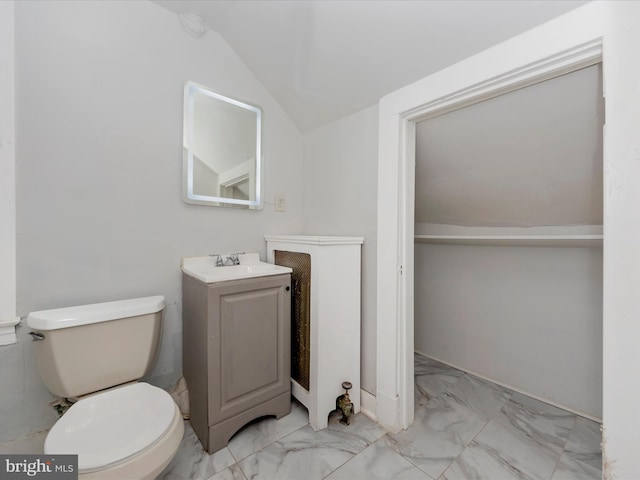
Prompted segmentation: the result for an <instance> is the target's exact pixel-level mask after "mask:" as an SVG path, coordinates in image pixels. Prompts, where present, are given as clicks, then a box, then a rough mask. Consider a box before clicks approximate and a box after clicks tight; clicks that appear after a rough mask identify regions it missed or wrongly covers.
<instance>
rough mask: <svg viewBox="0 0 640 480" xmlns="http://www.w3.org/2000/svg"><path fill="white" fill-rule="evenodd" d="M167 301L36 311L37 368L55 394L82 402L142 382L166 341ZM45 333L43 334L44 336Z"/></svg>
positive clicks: (33, 319) (31, 322)
mask: <svg viewBox="0 0 640 480" xmlns="http://www.w3.org/2000/svg"><path fill="white" fill-rule="evenodd" d="M164 306H165V303H164V297H163V296H153V297H144V298H134V299H130V300H120V301H116V302H107V303H96V304H91V305H82V306H77V307H68V308H58V309H53V310H42V311H38V312H32V313H30V314H29V315H28V317H27V325H28V326H29V327H30V328H31V329H32V330H33V331H34V332H35V333H36V335H34V338H36V339H37V338H40V337H44V338H42V339H41V340H38V341H36V342H34V348H35V355H36V363H37V366H38V370H39V372H40V376H41V378H42V381H43V382H44V384H45V385H46V386H47V388H48V389H49V391H50V392H51V393H53V394H55V395H58V396H60V397H78V396H80V395H85V394H88V393H93V392H97V391H99V390H103V389H105V388H109V387H113V386H116V385H120V384H122V383H127V382H130V381H134V380H138V379H140V378H142V377H143V376H144V375H145V374H146V373H147V372H148V371H149V370H150V368H151V366H152V364H153V362H154V360H155V357H156V353H157V350H158V344H159V342H160V333H161V331H162V312H163V309H164ZM38 334H39V335H38Z"/></svg>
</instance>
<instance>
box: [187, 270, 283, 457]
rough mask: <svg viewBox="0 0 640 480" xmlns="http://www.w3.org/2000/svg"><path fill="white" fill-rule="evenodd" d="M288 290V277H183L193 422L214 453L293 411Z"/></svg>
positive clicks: (200, 436)
mask: <svg viewBox="0 0 640 480" xmlns="http://www.w3.org/2000/svg"><path fill="white" fill-rule="evenodd" d="M222 268H224V267H222ZM290 286H291V277H290V275H289V274H288V273H287V274H279V275H272V276H264V277H259V278H249V279H242V280H230V281H223V282H217V283H205V282H203V281H201V280H199V279H197V278H194V277H192V276H190V275H188V274H186V273H183V276H182V288H183V290H182V309H183V310H182V322H183V372H184V377H185V379H186V381H187V386H188V388H189V408H190V421H191V425H192V426H193V429H194V431H195V432H196V434H197V436H198V438H199V439H200V441H201V442H202V445H203V446H204V448H205V450H206V451H207V452H209V453H213V452H215V451H217V450H219V449H221V448H223V447H225V446H226V445H227V444H228V442H229V439H230V438H231V436H232V435H233V434H234V433H236V432H237V431H238V430H239V429H240V428H241V427H242V426H243V425H245V424H246V423H248V422H250V421H251V420H254V419H256V418H258V417H261V416H264V415H275V416H276V417H277V418H280V417H282V416H283V415H286V414H288V413H289V411H290V408H291V386H290V381H289V377H290V351H291V346H290V331H291V326H290V312H291V296H290Z"/></svg>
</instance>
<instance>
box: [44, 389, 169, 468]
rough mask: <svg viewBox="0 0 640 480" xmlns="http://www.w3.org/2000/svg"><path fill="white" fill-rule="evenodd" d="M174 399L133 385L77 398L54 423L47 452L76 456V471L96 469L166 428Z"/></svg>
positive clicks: (137, 449) (137, 448)
mask: <svg viewBox="0 0 640 480" xmlns="http://www.w3.org/2000/svg"><path fill="white" fill-rule="evenodd" d="M175 408H176V407H175V403H174V402H173V399H172V398H171V396H170V395H169V394H168V393H167V392H165V391H164V390H162V389H160V388H157V387H154V386H151V385H149V384H148V383H135V384H133V385H127V386H125V387H120V388H116V389H113V390H109V391H106V392H104V393H99V394H97V395H94V396H92V397H88V398H83V399H81V400H79V401H78V402H76V403H75V404H74V405H73V406H72V407H71V408H69V410H67V413H65V414H64V416H63V417H62V418H61V419H60V420H58V422H56V424H55V425H54V426H53V428H52V429H51V431H50V432H49V434H48V435H47V438H46V440H45V444H44V451H45V453H46V454H48V455H49V454H58V455H60V454H78V470H80V471H87V470H97V469H101V468H105V467H107V466H109V465H111V464H114V463H118V462H120V461H122V460H124V459H126V458H128V457H131V456H133V455H135V454H137V453H138V452H141V451H142V450H144V449H146V448H147V447H149V446H150V445H151V444H153V443H154V442H155V441H156V440H158V439H159V438H160V437H162V436H163V435H164V433H165V432H166V431H167V430H168V429H169V427H170V425H171V423H172V421H173V417H174V415H175Z"/></svg>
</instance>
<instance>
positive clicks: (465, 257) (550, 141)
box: [414, 65, 604, 419]
mask: <svg viewBox="0 0 640 480" xmlns="http://www.w3.org/2000/svg"><path fill="white" fill-rule="evenodd" d="M603 125H604V100H603V98H602V73H601V67H600V65H593V66H591V67H588V68H585V69H582V70H578V71H576V72H572V73H569V74H567V75H563V76H560V77H556V78H554V79H551V80H548V81H545V82H542V83H539V84H536V85H533V86H530V87H527V88H524V89H521V90H518V91H515V92H511V93H509V94H506V95H503V96H500V97H496V98H494V99H491V100H488V101H485V102H482V103H478V104H475V105H471V106H468V107H466V108H464V109H461V110H457V111H454V112H450V113H447V114H444V115H440V116H437V117H434V118H430V119H428V120H425V121H423V122H420V123H419V124H418V125H417V128H416V138H417V141H416V225H415V231H416V244H415V279H414V288H415V335H414V336H415V349H416V351H418V352H420V353H422V354H424V355H427V356H429V357H432V358H435V359H437V360H440V361H443V362H445V363H448V364H450V365H453V366H455V367H458V368H461V369H463V370H466V371H469V372H471V373H474V374H477V375H480V376H482V377H484V378H487V379H490V380H492V381H494V382H496V383H500V384H503V385H506V386H508V387H510V388H513V389H515V390H519V391H521V392H523V393H525V394H528V395H531V396H533V397H536V398H539V399H542V400H545V401H547V402H550V403H553V404H556V405H559V406H562V407H564V408H567V409H569V410H572V411H574V412H576V413H579V414H583V415H585V416H588V417H591V418H595V419H600V418H601V417H602V177H603V172H602V129H603Z"/></svg>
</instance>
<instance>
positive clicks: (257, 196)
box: [182, 81, 263, 209]
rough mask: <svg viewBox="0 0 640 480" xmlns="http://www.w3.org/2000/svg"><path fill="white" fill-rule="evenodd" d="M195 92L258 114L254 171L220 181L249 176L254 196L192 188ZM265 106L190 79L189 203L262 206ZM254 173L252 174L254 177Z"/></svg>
mask: <svg viewBox="0 0 640 480" xmlns="http://www.w3.org/2000/svg"><path fill="white" fill-rule="evenodd" d="M196 94H202V95H206V96H208V97H211V98H215V99H217V100H221V101H223V102H227V103H230V104H231V105H235V106H237V107H239V108H243V109H246V110H249V111H251V112H253V113H255V115H256V152H255V159H256V164H255V175H254V176H251V175H250V174H247V173H246V172H244V173H243V177H242V178H240V177H238V178H233V179H227V180H226V181H224V182H223V183H222V184H221V185H222V186H223V187H230V186H233V185H235V184H236V183H237V182H238V181H239V180H244V179H247V178H248V179H249V182H250V188H251V191H252V192H254V194H253V195H252V197H253V199H249V200H243V199H236V198H226V197H216V196H209V195H200V194H197V193H195V192H194V191H193V190H194V189H193V184H194V181H193V176H194V160H193V149H192V145H193V130H194V97H195V95H196ZM262 115H263V114H262V109H261V108H260V107H258V106H256V105H251V104H248V103H246V102H243V101H240V100H236V99H234V98H230V97H225V96H224V95H220V94H218V93H215V92H212V91H211V90H209V89H208V88H207V87H205V86H203V85H199V84H197V83H195V82H191V81H189V82H187V83H186V85H185V88H184V135H183V141H184V155H183V172H182V174H183V199H184V201H185V202H186V203H189V204H194V205H209V206H230V207H238V206H245V207H247V208H249V209H260V208H262V168H263V167H262V165H263V159H262ZM252 177H253V178H252Z"/></svg>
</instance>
